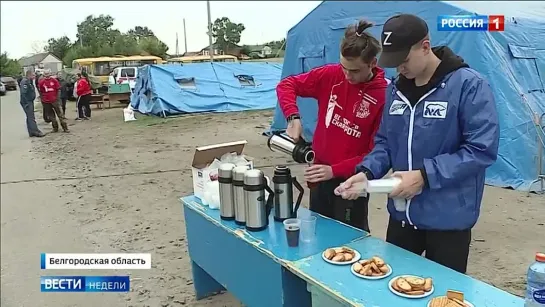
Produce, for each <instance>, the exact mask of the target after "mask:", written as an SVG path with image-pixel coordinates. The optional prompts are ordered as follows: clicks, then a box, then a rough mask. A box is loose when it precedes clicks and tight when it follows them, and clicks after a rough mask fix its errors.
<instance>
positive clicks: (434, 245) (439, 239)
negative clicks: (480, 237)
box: [386, 217, 471, 274]
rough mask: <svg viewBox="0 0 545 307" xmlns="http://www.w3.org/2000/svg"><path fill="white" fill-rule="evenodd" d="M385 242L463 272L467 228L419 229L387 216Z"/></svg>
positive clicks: (468, 237) (467, 241) (469, 230)
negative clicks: (423, 254) (446, 229)
mask: <svg viewBox="0 0 545 307" xmlns="http://www.w3.org/2000/svg"><path fill="white" fill-rule="evenodd" d="M386 241H387V242H389V243H391V244H394V245H396V246H399V247H401V248H403V249H405V250H408V251H410V252H413V253H415V254H418V255H422V253H424V252H426V258H428V259H429V260H432V261H435V262H437V263H439V264H442V265H444V266H446V267H448V268H451V269H453V270H455V271H458V272H460V273H464V274H465V273H466V271H467V258H468V256H469V244H470V243H471V229H466V230H451V231H443V230H420V229H414V227H413V226H411V225H409V224H407V223H402V222H400V221H396V220H394V219H392V217H390V221H389V222H388V230H387V232H386Z"/></svg>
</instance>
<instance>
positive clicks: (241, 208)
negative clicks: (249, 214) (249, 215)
mask: <svg viewBox="0 0 545 307" xmlns="http://www.w3.org/2000/svg"><path fill="white" fill-rule="evenodd" d="M246 171H248V167H247V166H237V167H235V168H233V171H232V174H233V200H234V201H235V205H234V208H235V223H237V224H238V225H245V224H246V208H245V203H244V173H246Z"/></svg>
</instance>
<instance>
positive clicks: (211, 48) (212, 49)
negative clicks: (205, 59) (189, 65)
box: [206, 1, 214, 62]
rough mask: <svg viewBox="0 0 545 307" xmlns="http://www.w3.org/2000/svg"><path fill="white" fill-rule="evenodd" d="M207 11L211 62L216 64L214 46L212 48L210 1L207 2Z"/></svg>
mask: <svg viewBox="0 0 545 307" xmlns="http://www.w3.org/2000/svg"><path fill="white" fill-rule="evenodd" d="M206 9H207V10H208V43H209V44H210V46H209V50H210V51H209V52H210V62H214V46H212V16H211V14H210V1H206Z"/></svg>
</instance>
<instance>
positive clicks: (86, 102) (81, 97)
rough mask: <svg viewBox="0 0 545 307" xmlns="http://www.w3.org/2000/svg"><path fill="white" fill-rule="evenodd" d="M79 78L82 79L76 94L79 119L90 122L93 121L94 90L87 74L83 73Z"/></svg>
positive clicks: (77, 86) (79, 80)
mask: <svg viewBox="0 0 545 307" xmlns="http://www.w3.org/2000/svg"><path fill="white" fill-rule="evenodd" d="M79 77H80V78H79V79H78V83H77V85H76V94H77V95H78V101H77V107H78V118H77V119H79V120H81V119H84V120H89V119H91V94H92V93H93V90H92V88H91V82H90V81H89V78H88V77H87V73H86V72H83V73H81V74H80V75H79Z"/></svg>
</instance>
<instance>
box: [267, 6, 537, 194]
mask: <svg viewBox="0 0 545 307" xmlns="http://www.w3.org/2000/svg"><path fill="white" fill-rule="evenodd" d="M486 2H487V1H486ZM539 3H541V4H539ZM456 5H462V6H464V7H467V6H471V8H467V9H463V8H461V7H459V6H456ZM456 5H454V4H452V3H446V2H441V1H421V2H420V1H418V2H415V1H407V2H405V1H380V2H378V1H377V2H343V1H324V2H322V3H321V4H320V5H318V7H316V8H315V9H314V10H313V11H312V12H311V13H310V14H308V15H307V16H306V17H305V18H303V20H301V21H300V22H299V23H298V24H297V25H295V26H294V27H293V28H291V30H289V32H288V36H287V48H286V54H285V58H284V67H283V71H282V77H283V78H284V77H286V76H289V75H294V74H299V73H302V72H306V71H308V70H310V69H311V68H314V67H316V66H320V65H323V64H326V63H336V62H338V61H339V45H340V41H341V38H342V37H343V34H344V30H345V29H346V27H347V26H348V25H351V24H353V23H355V22H356V21H357V20H358V19H359V18H365V19H367V20H370V21H372V22H374V23H375V27H373V28H371V29H370V31H371V33H372V34H373V35H375V37H377V38H378V37H380V30H381V28H382V25H383V24H384V22H385V21H386V20H387V19H388V18H389V17H391V16H393V15H395V14H398V13H401V12H403V13H411V14H415V15H418V16H420V17H421V18H423V19H425V20H426V21H427V22H428V25H429V27H430V34H431V38H432V42H433V44H434V45H448V46H449V47H451V48H452V49H453V50H454V51H455V52H456V53H458V54H459V55H461V56H462V57H463V58H464V59H465V60H466V62H467V63H468V64H469V65H470V66H471V67H472V68H474V69H476V70H477V71H479V72H480V73H481V74H483V75H484V76H485V77H486V78H487V79H488V80H489V82H490V84H491V85H492V87H493V89H494V92H495V96H496V99H497V105H498V112H499V116H500V121H501V140H500V153H499V157H498V161H497V162H496V163H495V164H494V165H493V166H491V167H490V168H489V169H488V172H487V183H488V184H491V185H495V186H502V187H512V188H515V189H524V190H527V189H529V188H530V186H531V184H532V181H533V180H534V179H536V178H537V159H536V157H537V152H538V138H537V134H538V133H539V134H541V133H542V131H543V130H542V129H543V128H542V127H541V131H540V130H539V129H536V128H538V127H536V126H535V125H534V124H533V122H532V115H531V114H532V113H531V112H536V113H538V114H543V113H544V112H545V31H544V29H545V6H544V5H543V4H542V2H538V4H537V5H533V7H532V6H531V5H528V4H525V5H524V8H525V9H526V11H524V10H522V11H521V9H520V7H523V5H522V3H521V2H513V3H505V2H493V3H491V2H488V3H484V4H483V2H480V3H475V2H469V1H468V2H459V3H456ZM479 6H480V8H484V9H485V10H484V11H483V10H481V9H479V10H477V11H478V12H479V13H478V14H479V15H502V14H503V15H505V16H506V18H505V19H506V23H505V32H438V31H437V26H436V25H437V17H438V15H470V14H475V13H474V12H475V11H476V9H478V8H479ZM511 12H517V14H518V15H519V16H523V17H508V16H509V15H510V14H509V13H511ZM395 75H396V72H395V70H392V69H388V70H387V76H388V77H389V78H393V77H394V76H395ZM297 103H298V105H299V108H300V111H301V113H302V114H301V115H302V118H303V119H302V120H303V126H304V136H305V137H306V138H307V139H311V138H312V135H313V131H314V127H315V125H316V114H317V104H316V102H315V101H314V99H311V98H299V99H298V101H297ZM544 120H545V119H544ZM541 125H545V124H544V123H542V124H541ZM285 127H286V121H285V119H284V116H283V115H282V112H281V110H280V109H279V108H278V107H277V109H276V111H275V116H274V119H273V123H272V125H271V129H270V131H278V130H283V129H285ZM543 140H545V138H544V137H543V135H542V138H541V142H543ZM541 146H543V144H541ZM544 165H545V162H544ZM536 188H537V185H536V186H534V189H536Z"/></svg>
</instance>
